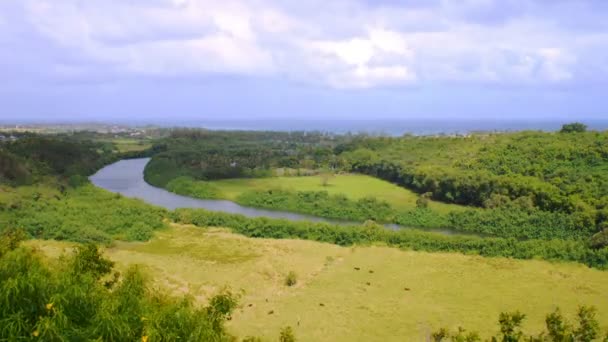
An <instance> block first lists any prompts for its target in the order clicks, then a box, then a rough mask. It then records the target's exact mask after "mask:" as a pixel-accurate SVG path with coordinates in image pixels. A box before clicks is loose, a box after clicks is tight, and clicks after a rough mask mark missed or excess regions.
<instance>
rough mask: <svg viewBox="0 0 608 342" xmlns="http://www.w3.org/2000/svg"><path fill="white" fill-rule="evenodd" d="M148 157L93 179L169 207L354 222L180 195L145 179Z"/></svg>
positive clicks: (444, 231) (124, 163) (446, 231)
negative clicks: (151, 183) (155, 185)
mask: <svg viewBox="0 0 608 342" xmlns="http://www.w3.org/2000/svg"><path fill="white" fill-rule="evenodd" d="M149 160H150V159H149V158H140V159H128V160H121V161H118V162H116V163H114V164H110V165H108V166H106V167H104V168H103V169H101V170H99V171H98V172H97V173H96V174H94V175H93V176H91V177H90V180H91V182H92V183H93V184H95V185H96V186H98V187H100V188H102V189H105V190H108V191H111V192H114V193H119V194H122V195H124V196H126V197H131V198H139V199H142V200H144V201H145V202H147V203H150V204H153V205H157V206H161V207H164V208H167V209H169V210H173V209H177V208H203V209H207V210H212V211H221V212H226V213H232V214H241V215H244V216H247V217H271V218H282V219H288V220H292V221H304V220H306V221H315V222H329V223H334V224H353V223H354V222H344V221H337V220H330V219H325V218H320V217H315V216H310V215H303V214H296V213H291V212H286V211H275V210H264V209H258V208H251V207H244V206H241V205H238V204H236V203H234V202H231V201H226V200H206V199H197V198H192V197H187V196H181V195H177V194H174V193H172V192H169V191H167V190H165V189H161V188H157V187H154V186H152V185H150V184H148V183H146V181H145V180H144V168H145V167H146V164H148V161H149ZM385 226H386V227H387V228H391V229H406V227H401V226H398V225H395V224H387V225H385ZM407 229H413V228H407ZM427 231H429V230H427ZM431 231H433V232H437V233H441V234H446V235H453V234H457V233H456V232H455V231H452V230H449V229H433V230H431Z"/></svg>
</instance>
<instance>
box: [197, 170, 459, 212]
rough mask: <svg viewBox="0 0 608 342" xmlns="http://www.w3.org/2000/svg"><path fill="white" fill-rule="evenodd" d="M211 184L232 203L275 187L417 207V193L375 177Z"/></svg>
mask: <svg viewBox="0 0 608 342" xmlns="http://www.w3.org/2000/svg"><path fill="white" fill-rule="evenodd" d="M208 183H209V184H210V185H212V186H214V187H215V188H217V189H219V192H220V196H221V197H223V198H225V199H229V200H235V199H236V198H237V197H238V196H239V195H240V194H242V193H243V192H245V191H249V190H267V189H276V188H282V189H285V190H292V191H327V192H328V193H329V194H330V195H336V194H342V195H345V196H346V197H348V198H349V199H353V200H357V199H360V198H363V197H374V198H376V199H378V200H383V201H386V202H388V203H389V204H390V205H391V206H393V207H394V208H395V209H413V208H416V200H417V199H418V194H417V193H415V192H413V191H411V190H408V189H405V188H402V187H400V186H397V185H395V184H392V183H389V182H387V181H383V180H381V179H378V178H375V177H371V176H366V175H359V174H338V175H335V176H333V177H331V178H330V179H329V183H328V184H327V185H326V186H323V185H322V182H321V177H320V176H300V177H270V178H238V179H222V180H214V181H209V182H208ZM429 208H431V209H433V210H435V211H437V212H441V213H446V212H449V211H453V210H459V209H465V208H466V207H464V206H459V205H455V204H447V203H442V202H437V201H430V202H429Z"/></svg>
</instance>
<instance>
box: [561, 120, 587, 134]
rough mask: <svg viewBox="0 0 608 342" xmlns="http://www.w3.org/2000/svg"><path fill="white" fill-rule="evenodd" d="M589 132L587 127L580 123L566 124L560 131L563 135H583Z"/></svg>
mask: <svg viewBox="0 0 608 342" xmlns="http://www.w3.org/2000/svg"><path fill="white" fill-rule="evenodd" d="M586 131H587V125H585V124H582V123H580V122H573V123H569V124H565V125H563V126H562V129H561V130H560V132H561V133H582V132H586Z"/></svg>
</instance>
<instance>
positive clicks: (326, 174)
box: [319, 169, 334, 186]
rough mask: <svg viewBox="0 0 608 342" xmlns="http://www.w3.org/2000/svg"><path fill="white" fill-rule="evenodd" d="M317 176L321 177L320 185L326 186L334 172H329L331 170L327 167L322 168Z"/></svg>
mask: <svg viewBox="0 0 608 342" xmlns="http://www.w3.org/2000/svg"><path fill="white" fill-rule="evenodd" d="M319 177H321V185H322V186H328V185H329V181H330V179H332V178H333V177H334V173H333V172H331V170H329V169H325V170H322V171H321V173H319Z"/></svg>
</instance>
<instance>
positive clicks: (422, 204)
mask: <svg viewBox="0 0 608 342" xmlns="http://www.w3.org/2000/svg"><path fill="white" fill-rule="evenodd" d="M431 196H433V193H431V192H425V193H424V194H422V195H420V197H418V199H417V200H416V207H417V208H420V209H425V208H428V206H429V201H430V200H429V198H431Z"/></svg>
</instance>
